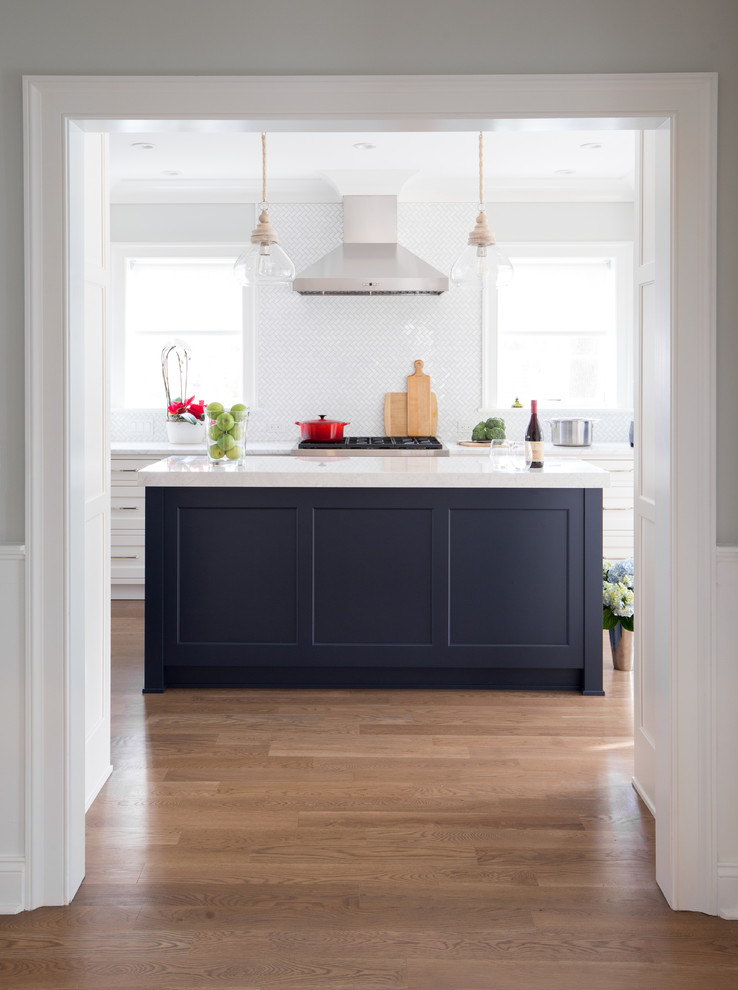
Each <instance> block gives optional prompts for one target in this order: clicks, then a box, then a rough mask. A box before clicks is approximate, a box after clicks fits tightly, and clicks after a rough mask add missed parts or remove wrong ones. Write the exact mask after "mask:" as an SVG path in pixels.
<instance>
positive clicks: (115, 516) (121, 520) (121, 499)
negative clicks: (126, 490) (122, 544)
mask: <svg viewBox="0 0 738 990" xmlns="http://www.w3.org/2000/svg"><path fill="white" fill-rule="evenodd" d="M145 507H146V496H145V495H144V494H143V493H141V494H139V493H138V492H136V494H135V495H113V496H112V498H111V499H110V519H111V524H112V528H113V529H137V530H139V531H140V532H141V533H143V529H144V519H145Z"/></svg>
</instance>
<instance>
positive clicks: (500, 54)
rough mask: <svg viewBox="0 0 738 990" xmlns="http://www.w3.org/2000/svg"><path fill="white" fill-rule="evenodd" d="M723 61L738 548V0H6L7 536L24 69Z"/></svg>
mask: <svg viewBox="0 0 738 990" xmlns="http://www.w3.org/2000/svg"><path fill="white" fill-rule="evenodd" d="M697 71H699V72H703V71H717V72H718V73H719V87H720V109H719V126H720V148H719V181H718V197H719V203H718V216H719V220H718V296H717V318H718V392H717V399H718V410H717V411H718V422H719V424H720V427H719V431H718V449H719V450H720V461H719V465H718V533H717V536H718V542H719V543H722V544H738V444H736V442H735V438H734V426H735V423H736V422H738V389H736V388H735V384H734V379H735V377H736V370H738V334H737V333H736V327H737V326H738V279H736V278H735V271H736V266H737V264H738V215H737V214H738V178H736V169H735V162H736V161H737V160H738V3H736V0H555V2H553V0H515V2H513V3H511V2H510V0H505V3H501V2H497V0H456V2H455V3H453V4H451V3H449V2H448V0H293V2H289V0H270V2H268V3H264V2H263V0H259V2H255V0H208V2H207V3H203V2H202V0H125V2H109V0H54V2H52V0H0V542H2V541H8V542H22V540H23V528H24V527H23V497H24V496H23V471H22V464H23V442H22V425H21V414H20V412H19V410H20V409H21V408H22V399H23V395H22V369H23V179H22V115H21V76H22V75H23V74H57V73H58V74H93V75H95V74H136V73H141V74H151V75H164V74H198V73H200V74H250V73H264V74H268V73H273V74H284V75H289V74H300V73H306V74H311V73H312V74H332V73H368V74H371V73H419V74H420V73H546V72H554V73H577V72H697Z"/></svg>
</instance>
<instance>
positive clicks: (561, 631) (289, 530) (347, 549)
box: [144, 487, 602, 694]
mask: <svg viewBox="0 0 738 990" xmlns="http://www.w3.org/2000/svg"><path fill="white" fill-rule="evenodd" d="M146 499H147V502H146V664H145V684H144V690H145V691H149V692H156V691H163V690H164V689H166V688H167V687H180V686H181V687H210V686H212V687H275V686H276V687H362V686H365V687H423V686H426V687H439V688H441V687H450V688H453V687H459V688H463V687H474V688H531V689H569V690H580V691H583V692H584V693H586V694H601V693H602V634H601V615H602V605H601V591H600V586H601V518H602V515H601V514H602V492H601V489H599V488H592V489H589V488H588V489H523V490H521V489H515V490H506V489H457V488H453V489H451V488H439V489H429V488H419V489H396V488H392V489H390V488H387V489H370V490H366V489H361V490H357V489H345V488H334V489H331V488H325V489H322V488H308V487H306V488H245V487H244V488H220V489H219V488H212V487H209V488H205V487H203V488H190V487H186V488H185V487H183V488H179V487H148V488H147V492H146Z"/></svg>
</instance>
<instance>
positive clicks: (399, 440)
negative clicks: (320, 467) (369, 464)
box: [292, 437, 449, 457]
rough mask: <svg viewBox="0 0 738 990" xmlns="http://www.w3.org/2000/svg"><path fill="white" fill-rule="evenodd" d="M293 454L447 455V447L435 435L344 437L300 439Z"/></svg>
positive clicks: (293, 449) (323, 455)
mask: <svg viewBox="0 0 738 990" xmlns="http://www.w3.org/2000/svg"><path fill="white" fill-rule="evenodd" d="M292 453H293V454H312V453H314V454H319V455H320V456H321V457H325V456H326V455H327V456H330V455H331V454H333V455H334V456H335V455H343V456H344V457H345V456H346V454H375V455H377V456H381V457H386V456H387V455H391V454H410V455H415V456H417V455H422V454H425V455H427V456H430V457H445V456H448V453H449V451H448V447H444V445H443V444H442V443H441V441H440V440H438V439H437V438H436V437H344V438H343V439H342V440H339V441H338V442H335V443H326V442H323V441H320V442H319V441H315V440H301V441H300V443H298V444H297V446H296V447H293V448H292Z"/></svg>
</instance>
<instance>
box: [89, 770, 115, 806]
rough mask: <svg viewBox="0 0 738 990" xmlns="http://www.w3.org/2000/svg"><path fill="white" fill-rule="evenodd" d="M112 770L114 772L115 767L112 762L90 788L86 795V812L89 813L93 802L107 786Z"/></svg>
mask: <svg viewBox="0 0 738 990" xmlns="http://www.w3.org/2000/svg"><path fill="white" fill-rule="evenodd" d="M112 772H113V767H112V764H111V765H110V766H109V767H108V769H107V770H106V771H105V773H103V774H101V775H100V777H99V778H98V779H97V780H96V781H95V783H94V784H93V785H92V787H91V788H90V791H89V793H88V794H87V795H86V797H85V814H87V812H88V811H89V810H90V808H91V807H92V802H93V801H94V800H95V798H96V797H97V795H98V794H99V793H100V791H101V790H102V789H103V787H104V786H105V782H106V781H107V779H108V777H109V776H110V774H111V773H112Z"/></svg>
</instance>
